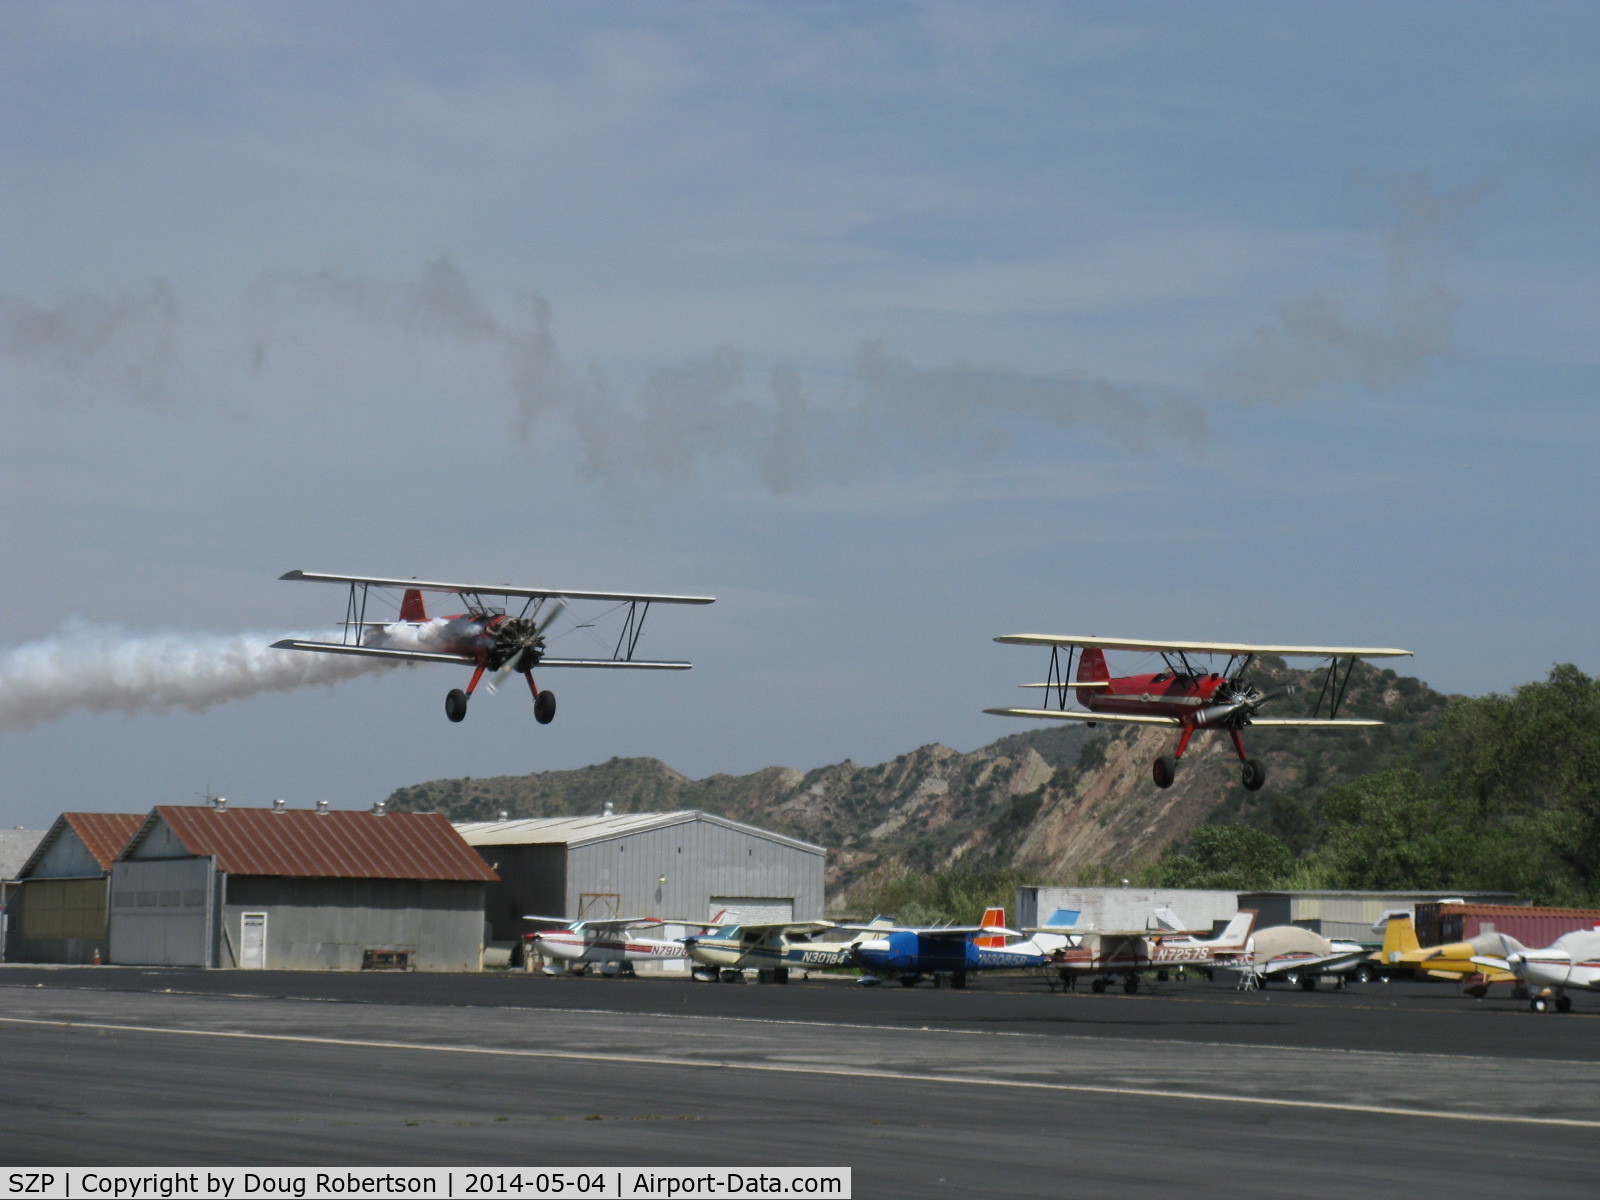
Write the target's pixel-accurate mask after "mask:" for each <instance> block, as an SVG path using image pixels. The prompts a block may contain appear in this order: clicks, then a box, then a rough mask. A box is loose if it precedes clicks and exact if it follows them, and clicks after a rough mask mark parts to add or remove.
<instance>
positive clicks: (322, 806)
mask: <svg viewBox="0 0 1600 1200" xmlns="http://www.w3.org/2000/svg"><path fill="white" fill-rule="evenodd" d="M317 811H318V812H319V813H325V812H327V811H328V802H327V801H326V800H318V801H317Z"/></svg>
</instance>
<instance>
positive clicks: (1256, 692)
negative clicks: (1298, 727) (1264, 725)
mask: <svg viewBox="0 0 1600 1200" xmlns="http://www.w3.org/2000/svg"><path fill="white" fill-rule="evenodd" d="M1293 693H1294V688H1293V687H1284V688H1280V689H1279V690H1278V691H1276V692H1263V691H1261V690H1260V689H1258V688H1257V687H1256V686H1255V685H1254V684H1252V683H1246V682H1244V681H1243V680H1234V681H1232V682H1229V683H1225V684H1223V685H1222V686H1221V687H1219V688H1218V689H1217V690H1216V693H1215V695H1214V696H1213V698H1212V703H1211V704H1209V705H1207V706H1206V707H1205V708H1203V709H1202V710H1201V711H1200V713H1199V717H1198V720H1197V722H1196V723H1197V724H1200V725H1205V726H1209V727H1211V728H1216V727H1218V726H1221V727H1223V728H1225V729H1243V728H1244V727H1245V726H1246V725H1248V724H1250V722H1251V720H1252V719H1253V718H1254V717H1257V716H1259V715H1260V713H1261V706H1262V705H1263V704H1266V703H1267V702H1268V701H1270V700H1278V699H1281V698H1282V697H1284V696H1288V695H1292V694H1293Z"/></svg>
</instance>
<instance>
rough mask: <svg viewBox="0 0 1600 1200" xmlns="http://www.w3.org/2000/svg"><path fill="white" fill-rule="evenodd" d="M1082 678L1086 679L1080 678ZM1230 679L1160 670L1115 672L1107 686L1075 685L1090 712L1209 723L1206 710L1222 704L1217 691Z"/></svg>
mask: <svg viewBox="0 0 1600 1200" xmlns="http://www.w3.org/2000/svg"><path fill="white" fill-rule="evenodd" d="M1079 682H1083V681H1082V680H1080V681H1079ZM1228 682H1229V680H1228V679H1227V678H1226V677H1225V676H1222V675H1217V674H1208V675H1183V674H1176V673H1174V672H1172V671H1161V672H1159V673H1157V674H1153V675H1122V676H1113V677H1112V678H1110V679H1108V680H1106V681H1105V684H1106V686H1104V687H1092V688H1090V687H1080V688H1078V689H1076V695H1077V698H1078V703H1079V704H1081V705H1082V706H1083V707H1084V708H1086V709H1088V710H1089V711H1090V712H1103V713H1118V714H1121V715H1124V716H1136V717H1172V718H1173V719H1175V720H1178V721H1183V722H1189V721H1194V722H1196V723H1197V724H1200V725H1204V724H1206V720H1205V713H1206V710H1207V709H1208V708H1209V707H1211V706H1212V705H1213V704H1221V700H1220V698H1218V697H1217V691H1218V689H1220V688H1221V687H1222V686H1223V685H1224V684H1226V683H1228Z"/></svg>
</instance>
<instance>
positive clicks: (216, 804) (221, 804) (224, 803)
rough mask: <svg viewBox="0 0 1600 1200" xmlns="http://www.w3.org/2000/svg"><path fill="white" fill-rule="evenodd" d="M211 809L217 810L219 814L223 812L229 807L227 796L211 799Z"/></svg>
mask: <svg viewBox="0 0 1600 1200" xmlns="http://www.w3.org/2000/svg"><path fill="white" fill-rule="evenodd" d="M211 807H212V808H214V809H216V810H217V811H218V812H222V811H223V810H224V809H225V808H227V807H228V798H227V797H226V796H213V797H211Z"/></svg>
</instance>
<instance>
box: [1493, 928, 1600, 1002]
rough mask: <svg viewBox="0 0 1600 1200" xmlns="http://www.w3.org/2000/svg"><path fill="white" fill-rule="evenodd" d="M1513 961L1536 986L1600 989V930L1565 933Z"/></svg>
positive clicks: (1515, 968) (1527, 951)
mask: <svg viewBox="0 0 1600 1200" xmlns="http://www.w3.org/2000/svg"><path fill="white" fill-rule="evenodd" d="M1510 962H1511V969H1512V970H1513V971H1515V972H1516V973H1517V975H1519V976H1520V977H1521V978H1522V979H1523V981H1524V982H1526V983H1528V984H1529V985H1530V986H1532V987H1540V988H1546V987H1548V988H1556V989H1561V988H1582V989H1586V990H1588V991H1600V932H1590V931H1588V930H1579V931H1577V932H1575V933H1565V934H1562V935H1561V936H1560V937H1558V938H1557V939H1556V940H1555V941H1554V942H1552V943H1551V944H1550V945H1548V946H1546V947H1545V948H1544V949H1542V950H1524V951H1522V952H1521V953H1520V954H1517V955H1513V956H1512V958H1511V960H1510Z"/></svg>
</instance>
